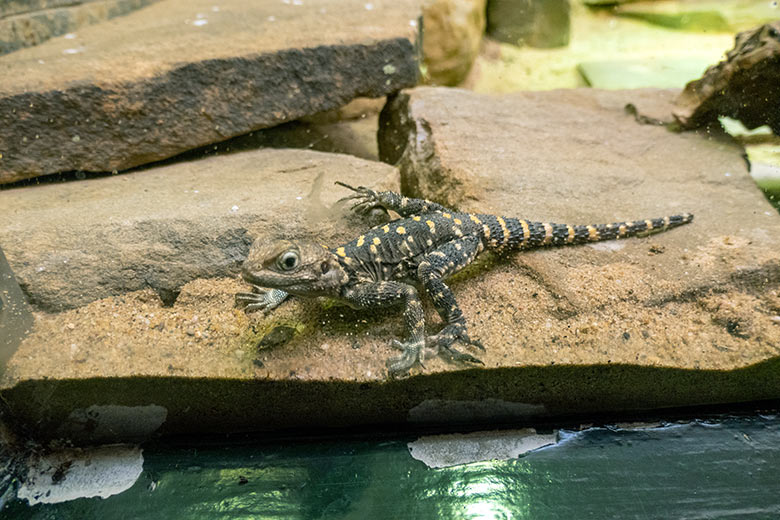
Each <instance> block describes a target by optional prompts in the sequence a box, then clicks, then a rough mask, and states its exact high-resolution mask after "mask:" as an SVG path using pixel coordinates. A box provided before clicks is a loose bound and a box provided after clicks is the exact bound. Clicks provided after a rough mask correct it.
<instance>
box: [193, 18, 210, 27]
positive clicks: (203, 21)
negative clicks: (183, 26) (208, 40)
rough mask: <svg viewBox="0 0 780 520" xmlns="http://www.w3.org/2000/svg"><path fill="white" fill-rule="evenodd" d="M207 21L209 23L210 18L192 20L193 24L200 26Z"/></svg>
mask: <svg viewBox="0 0 780 520" xmlns="http://www.w3.org/2000/svg"><path fill="white" fill-rule="evenodd" d="M207 23H209V21H208V20H202V19H201V20H195V21H194V22H192V25H195V26H197V27H200V26H201V25H206V24H207Z"/></svg>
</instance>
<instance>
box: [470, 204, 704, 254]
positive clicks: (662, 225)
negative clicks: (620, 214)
mask: <svg viewBox="0 0 780 520" xmlns="http://www.w3.org/2000/svg"><path fill="white" fill-rule="evenodd" d="M484 217H488V215H484V216H483V215H480V218H483V219H484ZM494 219H495V220H496V222H495V223H494V222H492V221H491V219H489V218H488V219H486V220H488V222H487V223H486V224H487V225H486V226H485V227H486V228H488V229H486V233H485V234H486V237H485V238H487V240H486V242H487V245H488V247H489V248H491V249H504V250H506V249H515V248H532V247H543V246H562V245H567V244H585V243H588V242H600V241H603V240H614V239H616V238H617V239H619V238H628V237H633V236H637V235H643V234H650V233H660V232H662V231H666V230H667V229H671V228H674V227H677V226H682V225H683V224H687V223H689V222H691V221H692V220H693V215H692V214H690V213H682V214H680V215H673V216H670V217H660V218H653V219H646V220H635V221H633V222H613V223H611V224H593V225H585V226H579V225H577V226H573V225H569V224H556V223H552V222H531V221H527V220H520V219H515V218H500V217H494Z"/></svg>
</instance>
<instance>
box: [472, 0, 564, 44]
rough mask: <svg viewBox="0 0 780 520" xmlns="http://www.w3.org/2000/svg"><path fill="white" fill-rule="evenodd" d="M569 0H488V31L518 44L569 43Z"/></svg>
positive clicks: (500, 39) (499, 37)
mask: <svg viewBox="0 0 780 520" xmlns="http://www.w3.org/2000/svg"><path fill="white" fill-rule="evenodd" d="M569 10H570V9H569V0H488V4H487V32H488V34H489V35H490V36H492V37H493V38H495V39H497V40H499V41H502V42H506V43H511V44H514V45H530V46H531V47H545V48H546V47H563V46H565V45H568V44H569V30H570V27H571V20H570V13H569Z"/></svg>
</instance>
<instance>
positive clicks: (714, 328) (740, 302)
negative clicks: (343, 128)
mask: <svg viewBox="0 0 780 520" xmlns="http://www.w3.org/2000/svg"><path fill="white" fill-rule="evenodd" d="M675 94H676V91H663V90H645V91H612V92H610V91H598V90H589V89H581V90H573V91H550V92H536V93H522V94H516V95H506V96H485V95H477V94H473V93H469V92H465V91H458V90H444V89H434V88H421V89H416V90H413V91H409V92H404V93H402V94H400V95H399V96H397V97H396V98H395V99H394V100H393V101H392V102H391V103H390V104H388V106H387V107H386V108H385V111H384V112H383V114H382V118H381V121H380V129H381V134H380V156H381V157H383V158H384V159H385V160H388V161H389V162H394V163H395V162H397V164H398V165H399V167H400V169H401V185H402V189H403V190H404V191H405V192H406V193H407V194H409V195H415V196H425V197H429V198H432V199H434V200H437V201H439V202H442V203H445V204H447V205H450V206H455V207H459V208H461V209H465V210H469V211H481V212H493V213H498V214H503V215H509V216H517V217H521V218H528V219H531V220H538V221H543V222H544V221H549V222H563V223H570V224H578V223H579V224H583V223H607V222H615V221H625V220H632V219H637V218H641V219H644V218H651V217H654V216H663V215H669V214H675V213H682V212H690V213H693V214H695V216H696V219H695V220H694V223H693V224H691V225H689V226H685V227H683V228H680V229H676V230H672V231H670V232H668V233H663V234H661V235H657V236H653V237H648V238H644V239H633V240H626V241H618V242H611V243H603V244H594V245H592V246H590V247H582V248H558V249H552V250H536V251H529V252H527V253H521V254H517V255H514V256H512V257H510V259H509V261H508V262H506V263H499V264H498V265H497V266H495V267H496V268H494V269H492V270H491V271H490V272H487V273H484V274H479V275H476V274H475V275H474V278H473V279H470V280H469V283H464V286H465V287H464V291H463V292H461V294H460V295H459V299H460V301H461V302H462V305H463V306H468V307H469V308H470V310H467V309H464V313H465V314H466V316H467V317H468V316H471V317H472V323H473V325H472V327H473V328H472V331H473V332H474V333H475V334H476V335H478V336H479V337H481V338H482V339H483V340H486V341H487V343H486V345H487V344H489V345H492V348H490V347H489V348H488V354H487V359H488V360H490V359H493V360H494V363H496V364H499V365H503V364H504V363H509V364H510V365H511V364H527V363H533V361H532V360H533V359H539V360H541V359H548V360H552V359H555V362H556V364H557V363H564V364H574V365H580V364H613V363H626V364H629V365H640V366H664V367H677V368H687V369H705V368H709V369H720V370H727V369H734V368H738V367H744V366H748V365H751V364H755V363H761V362H764V361H766V360H769V359H776V358H777V356H778V355H780V323H778V322H780V319H778V317H777V316H778V314H780V313H779V312H778V311H779V310H780V308H779V307H778V304H779V303H780V301H779V300H778V289H780V216H779V215H778V214H777V211H776V210H775V209H774V208H773V207H772V206H771V205H770V204H769V203H768V201H767V200H766V199H765V198H764V196H763V195H762V194H761V192H760V191H759V190H758V189H757V187H756V185H755V183H754V181H753V180H752V179H751V178H750V176H749V174H748V172H747V165H746V163H745V161H744V159H743V158H742V148H741V147H740V146H738V145H737V144H736V143H735V142H734V141H733V140H732V139H731V138H730V137H729V136H727V135H715V134H707V133H703V134H684V135H680V134H674V133H671V132H669V131H667V130H666V129H665V128H663V127H661V126H649V125H639V124H637V123H636V122H635V121H634V119H633V118H632V117H631V116H630V115H627V114H626V113H625V112H624V106H625V105H626V104H627V103H628V102H633V103H634V104H635V105H637V106H638V107H640V109H641V110H644V111H645V112H650V113H658V112H666V113H668V111H669V110H670V107H671V103H672V101H673V98H674V95H675ZM488 302H495V303H488ZM499 302H500V303H499ZM494 356H495V357H494ZM537 356H539V357H537ZM487 363H488V366H490V361H487ZM770 384H771V385H774V388H775V391H776V389H777V384H778V380H777V378H776V377H775V378H774V379H773V382H772V383H769V382H768V381H761V382H760V383H756V385H753V386H754V390H755V391H756V392H757V393H758V394H760V393H762V392H763V391H764V390H765V388H766V387H767V385H770ZM759 387H760V388H759ZM773 397H777V396H773Z"/></svg>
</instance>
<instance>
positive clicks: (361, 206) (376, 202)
mask: <svg viewBox="0 0 780 520" xmlns="http://www.w3.org/2000/svg"><path fill="white" fill-rule="evenodd" d="M336 184H338V185H339V186H343V187H345V188H347V189H349V190H352V191H354V192H355V193H354V194H352V195H347V196H346V197H342V198H341V199H339V202H346V201H355V202H354V204H352V211H354V212H355V213H359V214H367V213H368V212H369V211H371V210H372V209H374V208H382V207H383V206H382V204H381V203H380V197H379V194H378V193H377V192H375V191H374V190H372V189H370V188H366V187H365V186H358V187H357V188H355V187H353V186H350V185H349V184H345V183H343V182H340V181H336Z"/></svg>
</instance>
